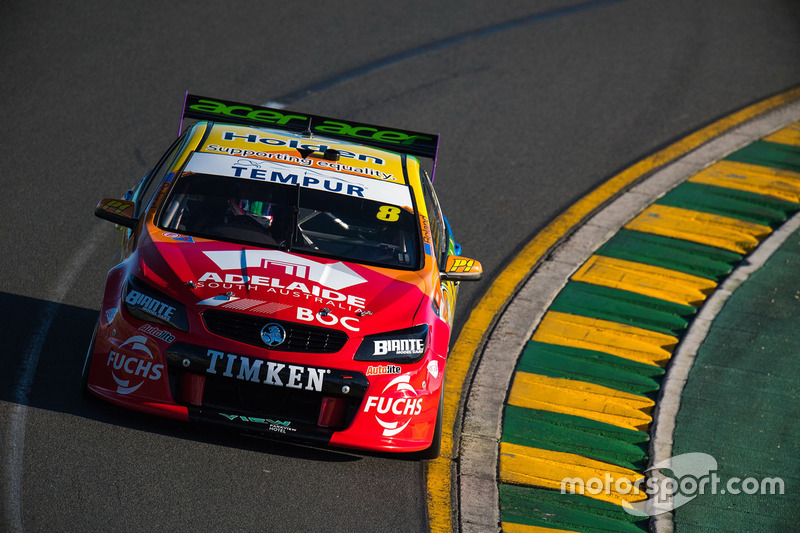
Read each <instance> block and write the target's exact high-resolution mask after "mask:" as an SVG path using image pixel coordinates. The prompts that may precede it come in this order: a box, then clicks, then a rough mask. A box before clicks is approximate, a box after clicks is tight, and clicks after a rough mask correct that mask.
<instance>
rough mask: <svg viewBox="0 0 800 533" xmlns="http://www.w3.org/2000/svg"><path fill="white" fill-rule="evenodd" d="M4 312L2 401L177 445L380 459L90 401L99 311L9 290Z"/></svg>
mask: <svg viewBox="0 0 800 533" xmlns="http://www.w3.org/2000/svg"><path fill="white" fill-rule="evenodd" d="M0 310H2V311H0V318H1V319H2V320H0V332H1V333H2V338H3V339H5V340H4V342H3V344H4V349H3V350H0V367H2V368H3V369H5V371H3V372H0V401H5V402H8V403H11V404H21V405H27V406H29V407H33V408H36V409H44V410H48V411H52V412H58V413H65V414H69V415H72V416H76V417H82V418H85V419H88V420H93V421H97V422H102V423H104V424H109V425H115V426H119V427H124V428H130V429H135V430H138V431H146V432H151V433H155V434H159V435H162V436H168V437H172V438H177V439H184V440H189V441H197V442H203V443H211V444H215V445H217V446H224V447H229V448H239V449H242V450H247V451H255V452H260V453H268V454H272V455H279V456H284V457H291V458H300V459H306V460H311V461H324V462H352V461H359V460H361V459H362V458H363V457H364V456H367V455H369V456H372V455H374V454H370V453H363V454H362V453H361V452H358V453H351V452H348V451H340V450H335V449H329V448H322V447H315V446H311V445H306V444H298V443H295V442H284V441H280V440H276V439H272V438H266V437H263V436H260V435H249V434H246V433H239V432H235V431H231V430H225V431H223V430H221V429H218V428H216V427H215V426H206V425H202V424H190V423H188V422H178V421H174V420H170V419H166V418H161V417H157V416H153V415H147V414H144V413H139V412H136V411H130V410H127V409H123V408H121V407H118V406H115V405H112V404H109V403H106V402H103V401H102V400H100V399H86V398H84V395H83V394H82V393H81V390H80V376H81V371H82V368H83V363H84V359H85V357H86V352H87V350H88V346H89V342H90V340H91V337H92V332H93V330H94V326H95V323H96V321H97V315H98V312H97V310H94V309H87V308H82V307H76V306H72V305H65V304H54V303H53V302H47V301H44V300H37V299H35V298H29V297H25V296H19V295H14V294H9V293H5V292H0ZM33 368H35V373H34V374H32V376H33V379H32V380H31V379H30V376H31V374H30V372H31V370H32V369H33ZM26 381H27V382H28V383H25V382H26ZM381 456H383V457H386V454H383V455H381Z"/></svg>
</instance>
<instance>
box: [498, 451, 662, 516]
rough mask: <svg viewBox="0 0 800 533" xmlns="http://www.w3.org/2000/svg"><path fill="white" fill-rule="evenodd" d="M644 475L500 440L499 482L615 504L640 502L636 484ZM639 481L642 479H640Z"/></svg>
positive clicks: (606, 464)
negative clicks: (564, 491) (572, 494)
mask: <svg viewBox="0 0 800 533" xmlns="http://www.w3.org/2000/svg"><path fill="white" fill-rule="evenodd" d="M643 478H644V476H643V475H642V474H640V473H638V472H636V471H634V470H631V469H629V468H623V467H621V466H616V465H613V464H610V463H605V462H603V461H597V460H595V459H589V458H587V457H582V456H580V455H576V454H574V453H565V452H554V451H550V450H541V449H539V448H529V447H527V446H520V445H518V444H509V443H507V442H501V443H500V481H502V482H505V483H515V484H520V485H529V486H533V487H544V488H547V489H554V490H559V491H560V490H562V487H563V489H564V490H566V492H567V493H570V492H573V491H574V493H575V494H582V495H583V496H586V497H589V498H593V499H595V500H602V501H605V502H609V503H614V504H617V505H623V502H635V501H641V500H644V499H646V498H647V494H645V493H644V492H643V491H640V490H638V489H637V488H636V486H635V483H637V482H639V481H638V480H640V479H643ZM639 483H641V482H639Z"/></svg>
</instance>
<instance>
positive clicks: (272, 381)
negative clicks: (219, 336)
mask: <svg viewBox="0 0 800 533" xmlns="http://www.w3.org/2000/svg"><path fill="white" fill-rule="evenodd" d="M206 357H208V367H207V368H206V373H208V374H219V375H222V376H225V377H228V378H235V379H239V380H242V381H252V382H253V383H263V384H264V385H272V386H274V387H288V388H290V389H303V390H311V391H317V392H319V391H321V390H322V382H323V379H324V377H325V375H326V374H330V372H331V371H330V369H326V368H313V367H308V366H302V365H292V364H288V363H278V362H275V361H267V360H265V359H253V358H251V357H246V356H244V355H236V354H232V353H225V352H218V351H217V350H211V349H209V350H208V352H207V353H206Z"/></svg>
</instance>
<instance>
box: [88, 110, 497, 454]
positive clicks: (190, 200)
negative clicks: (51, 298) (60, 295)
mask: <svg viewBox="0 0 800 533" xmlns="http://www.w3.org/2000/svg"><path fill="white" fill-rule="evenodd" d="M183 119H190V120H192V121H193V122H194V123H193V124H192V125H190V126H188V127H186V129H185V130H184V131H183V133H182V134H181V135H180V136H179V137H178V139H177V140H176V141H175V143H174V144H173V145H172V147H170V148H169V149H168V150H167V152H166V153H165V154H164V156H163V157H162V158H161V160H160V161H159V162H158V164H156V166H155V167H154V168H153V169H152V170H151V171H150V172H149V173H147V174H146V175H145V176H144V178H143V179H142V180H141V181H140V182H139V183H138V185H136V186H135V187H134V188H133V189H131V190H130V191H128V193H127V194H126V195H125V197H124V198H122V199H113V198H107V199H104V200H102V201H101V202H100V203H99V204H98V205H97V207H96V209H95V214H96V215H97V216H99V217H100V218H103V219H105V220H108V221H111V222H113V223H115V224H116V225H117V227H118V228H119V229H120V230H121V232H122V234H121V237H122V238H121V246H120V250H119V258H118V259H119V262H118V264H116V266H114V267H112V268H111V269H110V271H109V273H108V277H107V280H106V286H105V292H104V295H103V301H102V306H101V309H100V316H99V319H98V323H97V327H96V329H95V333H94V335H93V338H92V341H91V344H90V347H89V351H88V353H87V356H86V362H85V364H84V370H83V376H82V387H83V390H84V392H85V393H87V394H91V395H94V396H98V397H100V398H102V399H104V400H107V401H109V402H112V403H114V404H117V405H120V406H123V407H126V408H130V409H136V410H139V411H143V412H146V413H152V414H156V415H161V416H165V417H170V418H173V419H177V420H182V421H200V422H207V423H215V424H221V425H225V426H229V427H231V428H235V429H238V430H245V431H247V432H251V431H252V432H258V433H261V434H266V435H269V436H274V437H277V438H290V439H298V440H305V441H308V442H312V443H317V444H323V445H329V446H336V447H346V448H353V449H360V450H376V451H389V452H416V454H418V455H420V456H422V457H435V456H436V455H438V452H439V442H440V436H441V424H442V391H443V383H444V376H445V364H446V361H447V353H448V346H449V343H450V333H451V327H452V320H453V311H454V306H455V302H456V293H457V289H458V284H459V283H460V282H461V281H466V280H475V279H478V278H479V277H480V275H481V273H482V267H481V265H480V263H479V262H478V261H475V260H473V259H468V258H466V257H462V256H461V255H460V247H459V246H458V245H457V244H455V242H454V240H453V235H452V232H451V229H450V226H449V224H448V222H447V219H446V218H445V217H444V216H443V215H442V211H441V209H440V206H439V203H438V200H437V198H436V194H435V192H434V189H433V187H432V184H431V183H432V182H431V179H430V178H429V176H428V173H427V172H426V170H425V169H424V168H423V165H422V163H421V160H425V161H427V160H428V159H432V160H433V168H435V156H436V150H437V146H438V136H436V135H431V134H425V133H419V132H413V131H407V130H400V129H395V128H385V127H382V126H375V125H370V124H363V123H355V122H352V121H344V120H339V119H331V118H327V117H322V116H317V115H310V114H307V113H297V112H293V111H287V110H285V109H273V108H268V107H263V106H255V105H249V104H241V103H237V102H230V101H225V100H219V99H214V98H207V97H201V96H195V95H187V96H186V101H185V104H184V113H183ZM183 119H182V121H183Z"/></svg>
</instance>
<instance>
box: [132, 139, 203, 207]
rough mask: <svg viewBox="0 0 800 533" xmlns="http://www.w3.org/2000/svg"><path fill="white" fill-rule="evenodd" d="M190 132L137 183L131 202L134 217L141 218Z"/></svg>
mask: <svg viewBox="0 0 800 533" xmlns="http://www.w3.org/2000/svg"><path fill="white" fill-rule="evenodd" d="M189 131H190V130H187V131H186V132H184V134H183V135H181V136H180V137H179V138H178V139H177V140H176V141H175V142H174V143H172V146H170V148H169V150H167V152H166V153H165V154H164V155H163V156H161V160H160V161H159V162H158V164H157V165H156V166H155V167H154V168H153V170H151V171H150V172H148V173H147V174H146V175H145V177H144V178H142V181H141V182H139V185H137V186H136V189H135V190H134V191H133V197H132V198H131V200H133V202H134V204H135V207H134V216H135V217H137V218H138V217H139V216H141V214H142V212H143V211H144V209H145V207H147V206H148V204H150V200H152V199H153V195H154V194H155V192H156V191H157V190H158V186H159V185H160V184H161V182H162V181H163V180H164V176H165V175H166V174H167V171H168V170H169V168H170V167H171V166H172V163H173V161H175V156H176V155H177V154H178V152H179V151H180V148H181V147H182V146H183V141H184V140H185V139H186V138H187V135H188V133H189Z"/></svg>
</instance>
